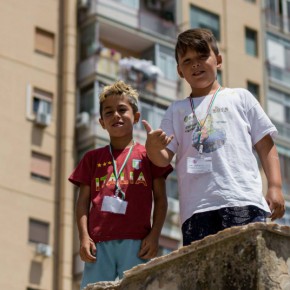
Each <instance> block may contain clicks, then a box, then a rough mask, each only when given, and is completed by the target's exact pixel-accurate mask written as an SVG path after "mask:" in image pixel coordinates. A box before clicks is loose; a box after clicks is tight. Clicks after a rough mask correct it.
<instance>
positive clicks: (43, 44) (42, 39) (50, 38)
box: [35, 28, 55, 56]
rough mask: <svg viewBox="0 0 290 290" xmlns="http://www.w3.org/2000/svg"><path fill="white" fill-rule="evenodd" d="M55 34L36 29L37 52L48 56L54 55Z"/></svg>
mask: <svg viewBox="0 0 290 290" xmlns="http://www.w3.org/2000/svg"><path fill="white" fill-rule="evenodd" d="M54 42H55V40H54V34H53V33H51V32H49V31H46V30H43V29H41V28H35V51H37V52H40V53H43V54H45V55H48V56H53V55H54V45H55V44H54Z"/></svg>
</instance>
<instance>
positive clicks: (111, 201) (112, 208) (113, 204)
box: [101, 196, 128, 214]
mask: <svg viewBox="0 0 290 290" xmlns="http://www.w3.org/2000/svg"><path fill="white" fill-rule="evenodd" d="M127 205H128V202H127V201H125V200H123V199H121V198H119V197H112V196H105V197H104V199H103V203H102V208H101V211H107V212H112V213H118V214H125V213H126V209H127Z"/></svg>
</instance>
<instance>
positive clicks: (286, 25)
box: [265, 9, 290, 33]
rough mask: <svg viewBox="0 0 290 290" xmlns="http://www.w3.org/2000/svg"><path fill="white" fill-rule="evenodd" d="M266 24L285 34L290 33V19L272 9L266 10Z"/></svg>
mask: <svg viewBox="0 0 290 290" xmlns="http://www.w3.org/2000/svg"><path fill="white" fill-rule="evenodd" d="M265 17H266V23H267V24H268V26H270V27H274V28H276V29H278V30H279V31H280V32H283V33H290V18H289V17H287V16H284V15H281V14H278V13H277V12H275V11H272V10H270V9H266V10H265Z"/></svg>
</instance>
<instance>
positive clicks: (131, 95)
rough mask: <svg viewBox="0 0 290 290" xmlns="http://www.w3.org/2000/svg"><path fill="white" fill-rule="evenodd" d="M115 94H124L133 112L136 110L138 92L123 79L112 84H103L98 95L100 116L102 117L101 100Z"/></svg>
mask: <svg viewBox="0 0 290 290" xmlns="http://www.w3.org/2000/svg"><path fill="white" fill-rule="evenodd" d="M112 95H115V96H116V95H117V96H126V97H127V98H128V101H129V104H130V105H131V107H132V109H133V113H134V114H135V113H137V112H138V97H139V94H138V92H137V91H136V90H134V89H133V88H132V87H131V86H130V85H128V84H126V83H125V82H123V81H117V82H115V83H114V84H112V85H109V86H105V87H104V88H103V91H102V92H101V94H100V96H99V102H100V116H101V118H102V111H103V105H102V104H103V102H104V101H105V99H106V98H107V97H109V96H112Z"/></svg>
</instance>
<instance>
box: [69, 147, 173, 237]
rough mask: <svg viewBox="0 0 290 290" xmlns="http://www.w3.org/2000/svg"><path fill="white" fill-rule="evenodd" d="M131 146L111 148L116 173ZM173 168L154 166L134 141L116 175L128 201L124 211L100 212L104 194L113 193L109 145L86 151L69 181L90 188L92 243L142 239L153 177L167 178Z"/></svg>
mask: <svg viewBox="0 0 290 290" xmlns="http://www.w3.org/2000/svg"><path fill="white" fill-rule="evenodd" d="M129 150H130V148H126V149H124V150H113V152H112V153H113V156H114V158H115V161H116V164H117V170H118V172H119V170H120V168H121V166H122V164H123V162H124V160H125V158H126V156H127V154H128V152H129ZM171 171H172V167H171V165H169V166H167V167H157V166H155V165H154V164H153V163H152V162H151V161H150V160H149V158H148V156H147V154H146V149H145V147H144V146H142V145H140V144H138V143H137V144H135V145H134V148H133V151H132V153H131V155H130V157H129V159H128V161H127V163H126V165H125V167H124V169H123V171H122V173H121V175H120V177H119V185H120V187H121V189H122V191H124V192H125V194H126V197H125V200H126V201H127V202H128V205H127V210H126V213H125V214H116V213H111V212H103V211H101V207H102V202H103V198H104V196H114V193H115V188H116V187H115V186H116V180H115V177H114V170H113V163H112V157H111V154H110V151H109V145H108V146H105V147H103V148H99V149H95V150H91V151H89V152H87V153H86V154H85V156H84V157H83V158H82V160H81V161H80V163H79V164H78V166H77V167H76V168H75V170H74V171H73V173H72V174H71V176H70V177H69V181H70V182H72V183H73V184H75V185H77V186H80V184H86V185H89V186H90V188H91V204H92V206H91V210H90V214H89V222H88V224H89V225H88V226H89V234H90V237H91V238H92V239H93V240H94V242H101V241H109V240H119V239H143V238H144V237H145V236H146V235H148V233H149V231H150V229H151V224H150V216H151V209H152V187H153V183H152V182H153V179H155V178H158V177H164V178H166V177H167V175H168V174H169V173H170V172H171Z"/></svg>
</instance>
